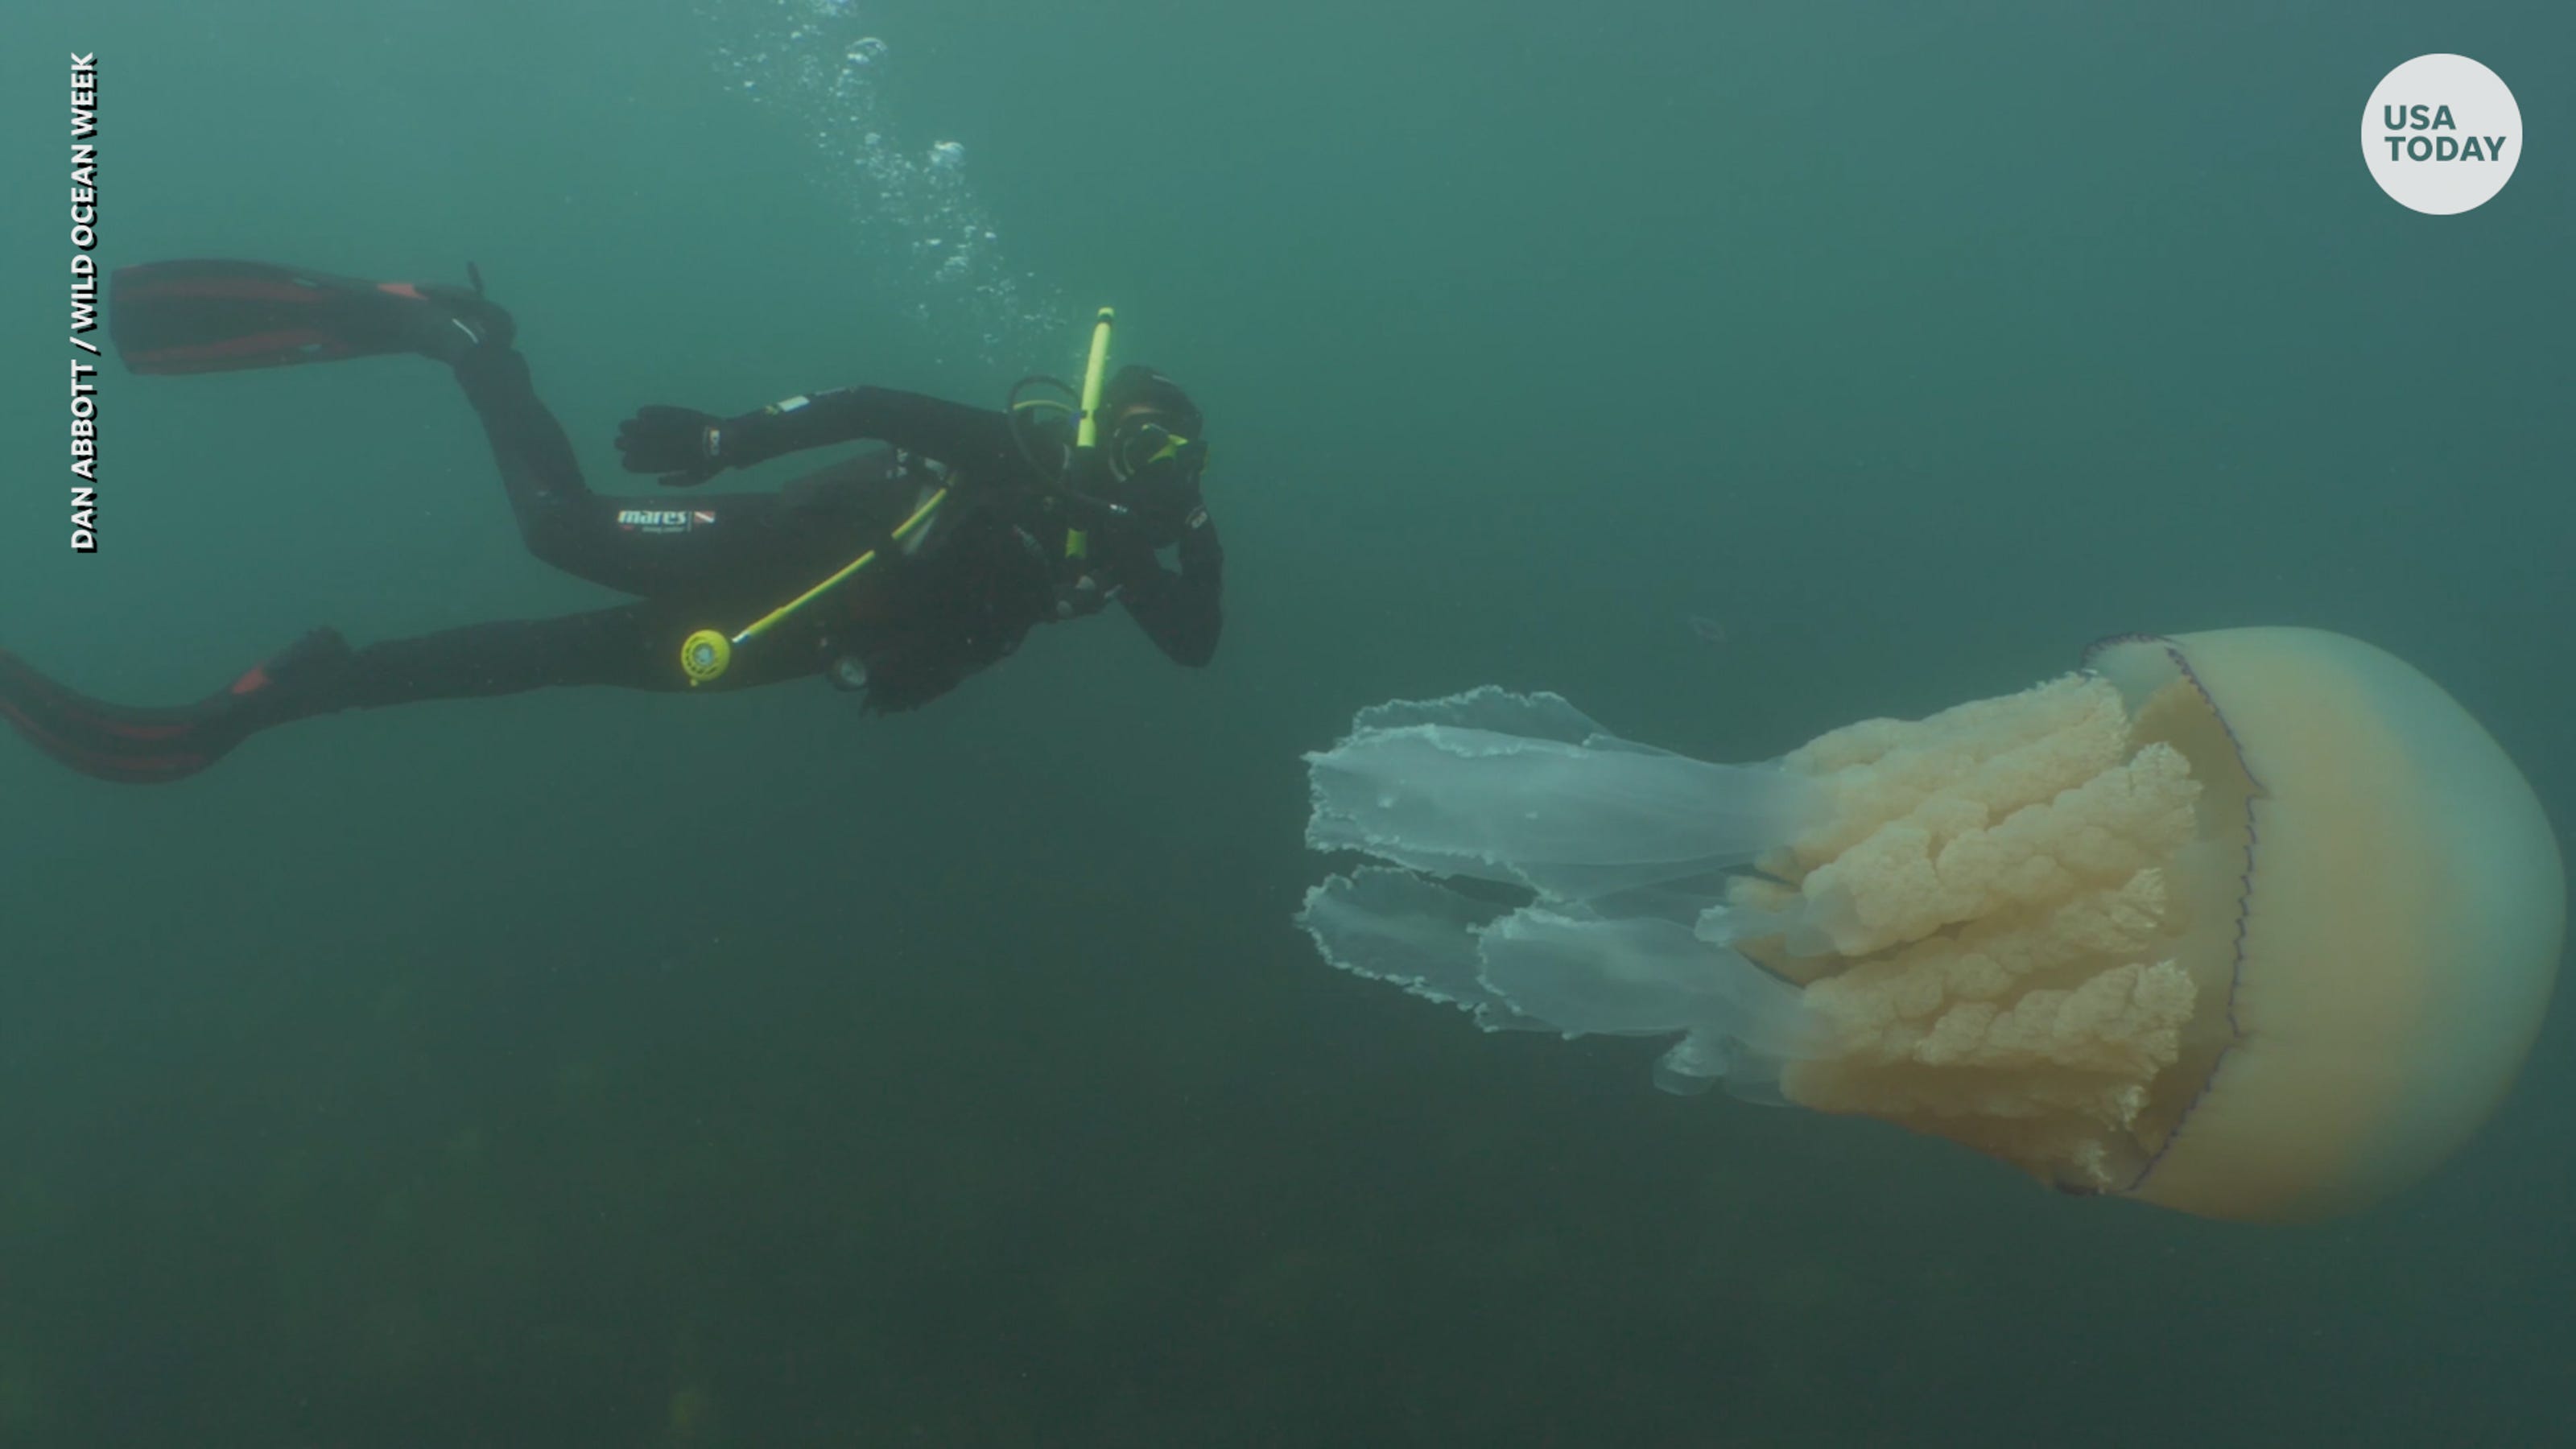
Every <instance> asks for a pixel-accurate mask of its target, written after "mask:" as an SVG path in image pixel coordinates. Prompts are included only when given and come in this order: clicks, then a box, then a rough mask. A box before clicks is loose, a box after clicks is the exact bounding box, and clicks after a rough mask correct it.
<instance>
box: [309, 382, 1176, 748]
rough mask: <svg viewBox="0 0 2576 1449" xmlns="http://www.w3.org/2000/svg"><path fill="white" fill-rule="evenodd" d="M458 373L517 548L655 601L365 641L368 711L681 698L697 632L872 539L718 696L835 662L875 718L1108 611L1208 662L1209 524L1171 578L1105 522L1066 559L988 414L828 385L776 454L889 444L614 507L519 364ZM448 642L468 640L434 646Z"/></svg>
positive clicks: (1000, 421) (742, 663) (781, 598)
mask: <svg viewBox="0 0 2576 1449" xmlns="http://www.w3.org/2000/svg"><path fill="white" fill-rule="evenodd" d="M456 373H457V379H458V381H460V382H461V383H463V384H464V387H465V393H466V396H467V397H468V398H470V399H472V401H473V403H474V409H475V412H476V413H477V414H478V415H480V416H481V418H482V420H483V426H484V430H485V432H486V433H487V434H488V435H489V436H490V438H491V441H492V454H493V458H494V460H495V461H496V462H497V463H498V464H499V466H500V470H501V481H502V484H503V486H504V487H505V488H506V489H507V490H508V492H509V496H510V506H511V509H512V511H513V512H515V513H516V514H517V515H518V520H519V531H520V533H521V535H522V536H523V537H524V538H525V539H526V540H527V544H528V548H529V550H530V551H531V552H533V553H534V554H536V556H537V557H538V558H541V559H543V560H545V561H546V562H547V563H550V564H553V565H554V566H555V567H557V568H559V569H562V570H563V571H565V572H566V573H569V574H572V575H574V576H576V577H578V578H584V579H588V580H590V581H591V582H593V583H596V584H599V585H602V586H603V587H606V588H611V589H616V590H618V591H620V592H622V593H629V594H635V595H638V596H640V597H641V598H643V599H644V600H645V602H643V603H640V604H630V605H627V606H625V607H623V608H619V609H609V610H604V611H602V612H600V613H597V614H583V615H575V616H573V617H571V618H567V619H548V620H534V621H528V622H522V623H513V624H498V625H484V626H481V627H479V628H474V629H467V630H459V631H453V632H452V633H451V634H441V635H431V636H428V637H427V638H424V639H413V640H403V641H397V642H396V643H394V644H388V645H376V646H373V648H371V649H368V650H361V651H359V654H360V657H361V658H362V659H364V658H366V657H368V656H369V655H371V654H376V653H378V652H380V651H387V650H393V651H400V652H402V654H403V655H404V659H403V663H404V666H405V667H404V668H402V669H400V670H396V671H391V673H393V674H394V675H395V676H397V677H395V678H391V679H387V680H384V681H380V682H379V687H380V688H385V689H390V690H393V691H395V694H394V697H392V698H385V699H370V700H368V701H366V702H367V703H393V702H396V701H397V700H398V699H404V698H443V697H448V696H452V695H456V694H506V693H511V692H514V691H517V690H522V689H534V688H538V687H540V686H544V685H549V684H610V685H620V686H624V687H627V688H632V689H663V690H667V689H683V688H687V687H688V680H687V678H686V676H685V675H683V674H682V673H681V672H680V670H679V666H678V660H679V647H680V641H681V640H682V639H684V638H686V637H687V636H688V635H689V634H690V633H692V632H694V631H696V630H699V629H704V628H707V627H709V626H710V625H714V626H716V627H721V628H740V627H742V626H743V625H745V624H748V623H750V622H751V621H752V620H753V619H756V618H759V617H761V616H762V615H765V614H767V613H768V612H769V611H770V610H771V609H774V608H776V607H777V606H778V605H780V604H783V603H785V602H787V601H788V600H789V599H792V598H794V597H796V596H797V595H798V594H800V593H802V592H804V591H805V590H806V589H808V588H811V587H812V586H813V585H814V584H815V583H817V582H819V581H821V580H822V579H824V578H826V577H828V576H829V575H830V574H831V573H832V572H833V571H834V570H836V569H838V568H840V567H841V566H842V565H844V564H847V563H848V562H849V561H850V560H852V559H854V558H856V557H858V556H859V555H860V554H861V553H864V552H866V551H867V550H868V549H870V548H872V547H876V546H878V545H880V544H887V546H886V547H884V548H881V549H880V550H879V555H878V559H877V561H876V562H875V563H873V564H871V565H869V566H868V568H867V569H866V570H865V571H863V572H862V573H861V574H859V575H858V576H857V577H856V578H854V579H852V580H851V581H850V582H848V583H845V584H843V585H842V586H841V587H840V589H839V590H838V591H837V593H836V594H835V595H832V596H827V597H826V598H825V599H823V600H821V601H818V602H817V603H816V604H815V605H814V606H812V608H811V610H810V614H811V617H800V618H797V619H792V620H791V621H790V622H789V623H788V624H785V625H782V626H780V628H779V629H778V630H775V631H772V632H771V633H770V634H768V635H765V636H763V638H762V639H761V641H760V642H759V643H758V644H757V645H756V646H753V647H750V648H746V649H744V650H743V651H742V652H741V653H740V654H738V655H737V656H736V660H735V663H734V665H733V667H732V668H731V669H729V670H727V671H726V673H725V674H724V675H723V676H722V677H721V678H719V679H717V680H716V681H714V682H713V684H712V685H711V686H710V687H740V686H743V685H750V684H766V683H771V682H774V681H776V680H779V679H786V678H794V677H798V676H802V675H809V674H815V673H818V672H820V671H822V670H823V669H825V668H827V667H829V666H830V665H832V664H833V662H834V661H835V660H838V659H842V658H845V657H846V658H850V659H853V660H856V661H857V662H858V663H859V664H860V665H862V666H863V667H864V669H865V671H866V680H867V686H866V687H867V704H868V707H869V708H871V709H877V710H903V709H911V708H914V707H916V706H918V705H920V704H922V703H925V702H926V701H928V700H931V699H933V698H936V697H937V696H939V695H941V694H944V693H946V692H947V691H948V690H950V689H952V688H954V687H955V686H956V685H957V684H958V682H959V681H961V680H963V679H964V678H965V677H966V676H967V675H969V674H971V673H973V672H975V671H976V670H978V669H981V668H983V667H984V666H986V665H988V664H991V663H992V662H994V661H995V660H997V659H999V658H1001V657H1002V656H1003V655H1005V654H1008V653H1010V652H1011V650H1012V649H1014V648H1016V647H1017V646H1018V644H1019V642H1020V640H1021V638H1022V637H1024V636H1025V635H1026V634H1027V633H1028V631H1029V630H1030V629H1031V628H1034V627H1035V626H1037V625H1039V624H1041V623H1047V622H1051V621H1053V620H1057V619H1062V618H1070V617H1075V616H1077V615H1080V614H1085V613H1090V612H1093V611H1094V610H1096V609H1098V608H1099V607H1101V606H1102V605H1104V604H1106V603H1107V602H1108V601H1109V600H1111V599H1113V598H1114V599H1116V600H1118V601H1119V602H1120V603H1121V604H1123V605H1124V606H1125V607H1126V609H1127V612H1128V614H1129V615H1130V616H1131V617H1133V618H1134V619H1135V620H1136V622H1137V623H1138V624H1139V625H1141V626H1142V627H1143V628H1144V630H1145V633H1146V635H1147V636H1148V637H1150V638H1151V639H1152V640H1153V641H1154V642H1155V644H1156V645H1158V646H1160V647H1161V649H1162V650H1163V652H1164V653H1165V654H1167V655H1169V656H1170V657H1171V658H1172V659H1174V660H1175V661H1177V662H1179V663H1181V664H1185V665H1191V666H1197V665H1203V664H1206V663H1207V662H1208V661H1209V659H1210V658H1211V657H1213V656H1214V654H1215V653H1216V644H1217V634H1218V630H1219V626H1220V622H1221V615H1220V611H1219V592H1220V589H1221V587H1222V580H1223V574H1224V552H1223V550H1222V549H1221V548H1220V547H1219V546H1218V543H1217V537H1216V527H1215V525H1214V524H1213V523H1211V522H1209V521H1208V518H1207V514H1206V511H1205V510H1204V509H1196V510H1193V512H1192V514H1191V515H1190V517H1189V519H1188V520H1187V521H1186V522H1185V523H1184V525H1183V526H1182V527H1181V528H1180V529H1179V530H1178V539H1177V544H1176V550H1177V553H1178V560H1179V563H1180V571H1179V572H1178V573H1174V572H1172V571H1170V570H1168V569H1166V568H1164V567H1163V565H1162V563H1161V562H1160V560H1159V559H1158V558H1157V557H1156V550H1155V549H1154V548H1153V546H1152V545H1151V544H1150V543H1149V542H1147V541H1146V539H1145V538H1144V537H1143V536H1141V535H1139V534H1136V533H1132V532H1126V531H1122V530H1119V529H1115V528H1112V529H1108V530H1102V531H1095V532H1093V533H1091V534H1090V535H1089V547H1088V550H1087V553H1086V555H1085V557H1083V558H1080V559H1073V558H1068V557H1067V556H1066V551H1065V546H1064V544H1065V527H1066V525H1065V522H1064V520H1063V519H1062V517H1061V516H1060V515H1059V514H1058V513H1057V512H1056V509H1055V504H1054V498H1053V496H1052V495H1051V494H1050V493H1048V492H1047V491H1046V490H1045V488H1044V487H1043V484H1042V481H1041V480H1040V479H1039V478H1038V477H1036V476H1035V474H1034V471H1033V470H1032V469H1031V467H1030V465H1029V464H1028V462H1027V461H1026V460H1025V459H1024V458H1023V457H1022V455H1021V453H1020V451H1019V447H1018V445H1017V444H1016V443H1015V442H1013V440H1012V438H1011V434H1010V432H1009V423H1008V419H1007V418H1006V417H1005V416H1004V415H1003V414H1001V413H999V412H995V411H991V410H989V409H984V408H975V407H969V406H966V405H964V404H961V403H953V402H948V401H945V400H943V399H939V398H932V397H924V396H921V395H920V394H917V393H906V392H894V391H890V390H887V389H884V388H872V387H860V388H848V389H844V390H841V391H838V392H831V393H823V394H819V395H817V396H815V397H813V398H809V399H804V400H802V402H801V404H800V405H799V406H796V407H794V408H792V409H790V410H788V411H785V412H782V413H780V414H778V415H777V416H776V417H775V418H774V419H772V420H771V424H770V426H768V427H767V428H766V429H765V430H764V438H763V442H764V447H765V449H766V451H768V452H769V453H770V454H772V455H775V454H779V453H787V452H796V451H801V450H803V449H807V448H815V447H824V446H828V445H830V444H834V443H842V442H849V441H852V440H855V439H872V440H875V441H878V442H883V443H887V444H890V445H891V450H890V451H885V452H879V453H875V454H869V455H863V456H861V457H858V458H854V459H851V460H849V461H847V462H844V463H841V464H837V465H834V466H832V467H829V468H825V469H822V470H820V471H818V472H816V473H812V474H809V475H807V476H806V477H804V478H800V479H798V480H796V481H795V482H794V483H791V484H790V485H788V486H787V487H786V488H784V489H782V490H780V491H778V492H775V493H734V494H715V495H700V494H696V493H686V494H672V495H669V497H668V500H667V501H665V500H664V499H649V500H648V499H637V498H632V497H625V498H618V497H604V496H601V495H599V494H596V493H593V492H591V491H590V489H589V487H588V486H587V485H586V484H585V483H584V482H583V480H582V476H581V469H580V466H579V465H578V464H577V463H576V462H575V461H574V458H573V453H572V445H571V443H570V442H569V441H568V440H567V439H566V438H565V436H564V432H563V429H562V427H561V426H560V425H559V424H557V423H556V421H555V419H554V416H553V415H552V414H551V413H549V412H547V411H546V408H545V405H544V404H543V403H541V402H539V401H538V400H537V396H536V393H535V390H534V389H533V388H532V387H531V386H530V384H529V381H528V367H527V362H526V360H525V359H524V358H522V357H521V356H520V355H519V354H518V353H516V352H512V351H507V350H502V349H495V348H489V347H486V348H477V349H475V350H474V351H471V352H469V353H467V354H466V355H465V356H464V357H463V358H461V359H460V360H459V361H458V362H457V364H456ZM949 482H953V483H955V484H956V485H957V486H956V489H955V491H954V492H952V494H951V496H950V498H949V499H948V501H947V502H945V503H943V504H942V505H941V507H940V511H939V513H938V514H937V515H936V516H935V517H934V518H933V519H932V520H931V522H930V524H929V525H928V527H927V529H926V530H924V531H921V532H919V533H917V534H916V536H915V537H914V538H911V539H908V540H907V541H906V543H905V544H903V545H892V544H888V535H889V534H890V533H891V532H892V530H893V529H894V528H895V527H896V526H898V525H899V524H901V523H902V522H903V521H904V519H905V518H907V517H909V516H910V515H911V513H912V511H913V510H914V509H915V508H916V507H918V506H919V505H920V504H921V503H923V502H925V501H926V500H927V499H928V498H929V496H930V494H931V492H932V491H933V490H935V489H937V488H938V487H940V486H941V485H942V484H943V483H949ZM459 636H470V640H471V642H470V645H464V646H460V647H448V646H447V645H445V644H444V643H443V641H448V640H451V639H457V638H459ZM442 662H444V663H445V664H446V666H447V667H445V668H441V667H440V666H441V664H442Z"/></svg>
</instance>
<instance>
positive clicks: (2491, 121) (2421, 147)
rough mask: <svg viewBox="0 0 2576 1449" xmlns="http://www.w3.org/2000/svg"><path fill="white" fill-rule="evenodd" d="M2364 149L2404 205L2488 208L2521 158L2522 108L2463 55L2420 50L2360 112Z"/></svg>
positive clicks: (2450, 211) (2443, 212) (2375, 172)
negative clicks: (2491, 199) (2422, 52)
mask: <svg viewBox="0 0 2576 1449" xmlns="http://www.w3.org/2000/svg"><path fill="white" fill-rule="evenodd" d="M2361 154H2362V158H2363V159H2364V160H2366V161H2368V162H2369V163H2370V174H2371V176H2372V178H2373V179H2375V180H2376V181H2378V182H2379V189H2380V190H2382V191H2385V192H2387V193H2388V194H2389V195H2390V196H2392V197H2394V198H2396V200H2397V203H2398V204H2399V205H2401V206H2406V207H2411V208H2413V209H2414V210H2416V211H2421V212H2425V213H2428V214H2430V215H2433V216H2451V215H2455V214H2457V213H2459V212H2463V211H2468V210H2471V209H2473V208H2476V207H2480V206H2484V205H2485V204H2486V203H2487V199H2488V198H2489V197H2492V196H2494V195H2495V194H2496V193H2497V192H2499V191H2502V190H2504V184H2505V183H2506V182H2507V181H2510V180H2512V179H2513V168H2514V166H2515V165H2516V164H2517V163H2519V162H2520V161H2521V160H2522V107H2520V106H2517V105H2515V104H2514V101H2513V92H2512V91H2509V90H2507V89H2505V84H2504V81H2503V79H2502V78H2500V77H2499V76H2497V75H2496V73H2495V72H2494V71H2491V70H2489V69H2487V68H2486V67H2485V66H2482V65H2480V64H2478V63H2477V62H2476V61H2474V60H2471V59H2469V58H2468V57H2467V56H2465V55H2419V56H2417V57H2415V58H2414V59H2413V60H2410V61H2408V62H2406V63H2405V64H2404V65H2401V66H2399V67H2398V68H2397V69H2395V70H2392V71H2390V72H2389V73H2388V78H2387V79H2386V80H2383V81H2381V82H2380V83H2379V89H2377V90H2375V91H2372V92H2371V93H2370V104H2369V106H2367V107H2365V108H2364V109H2363V111H2362V113H2361Z"/></svg>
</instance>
